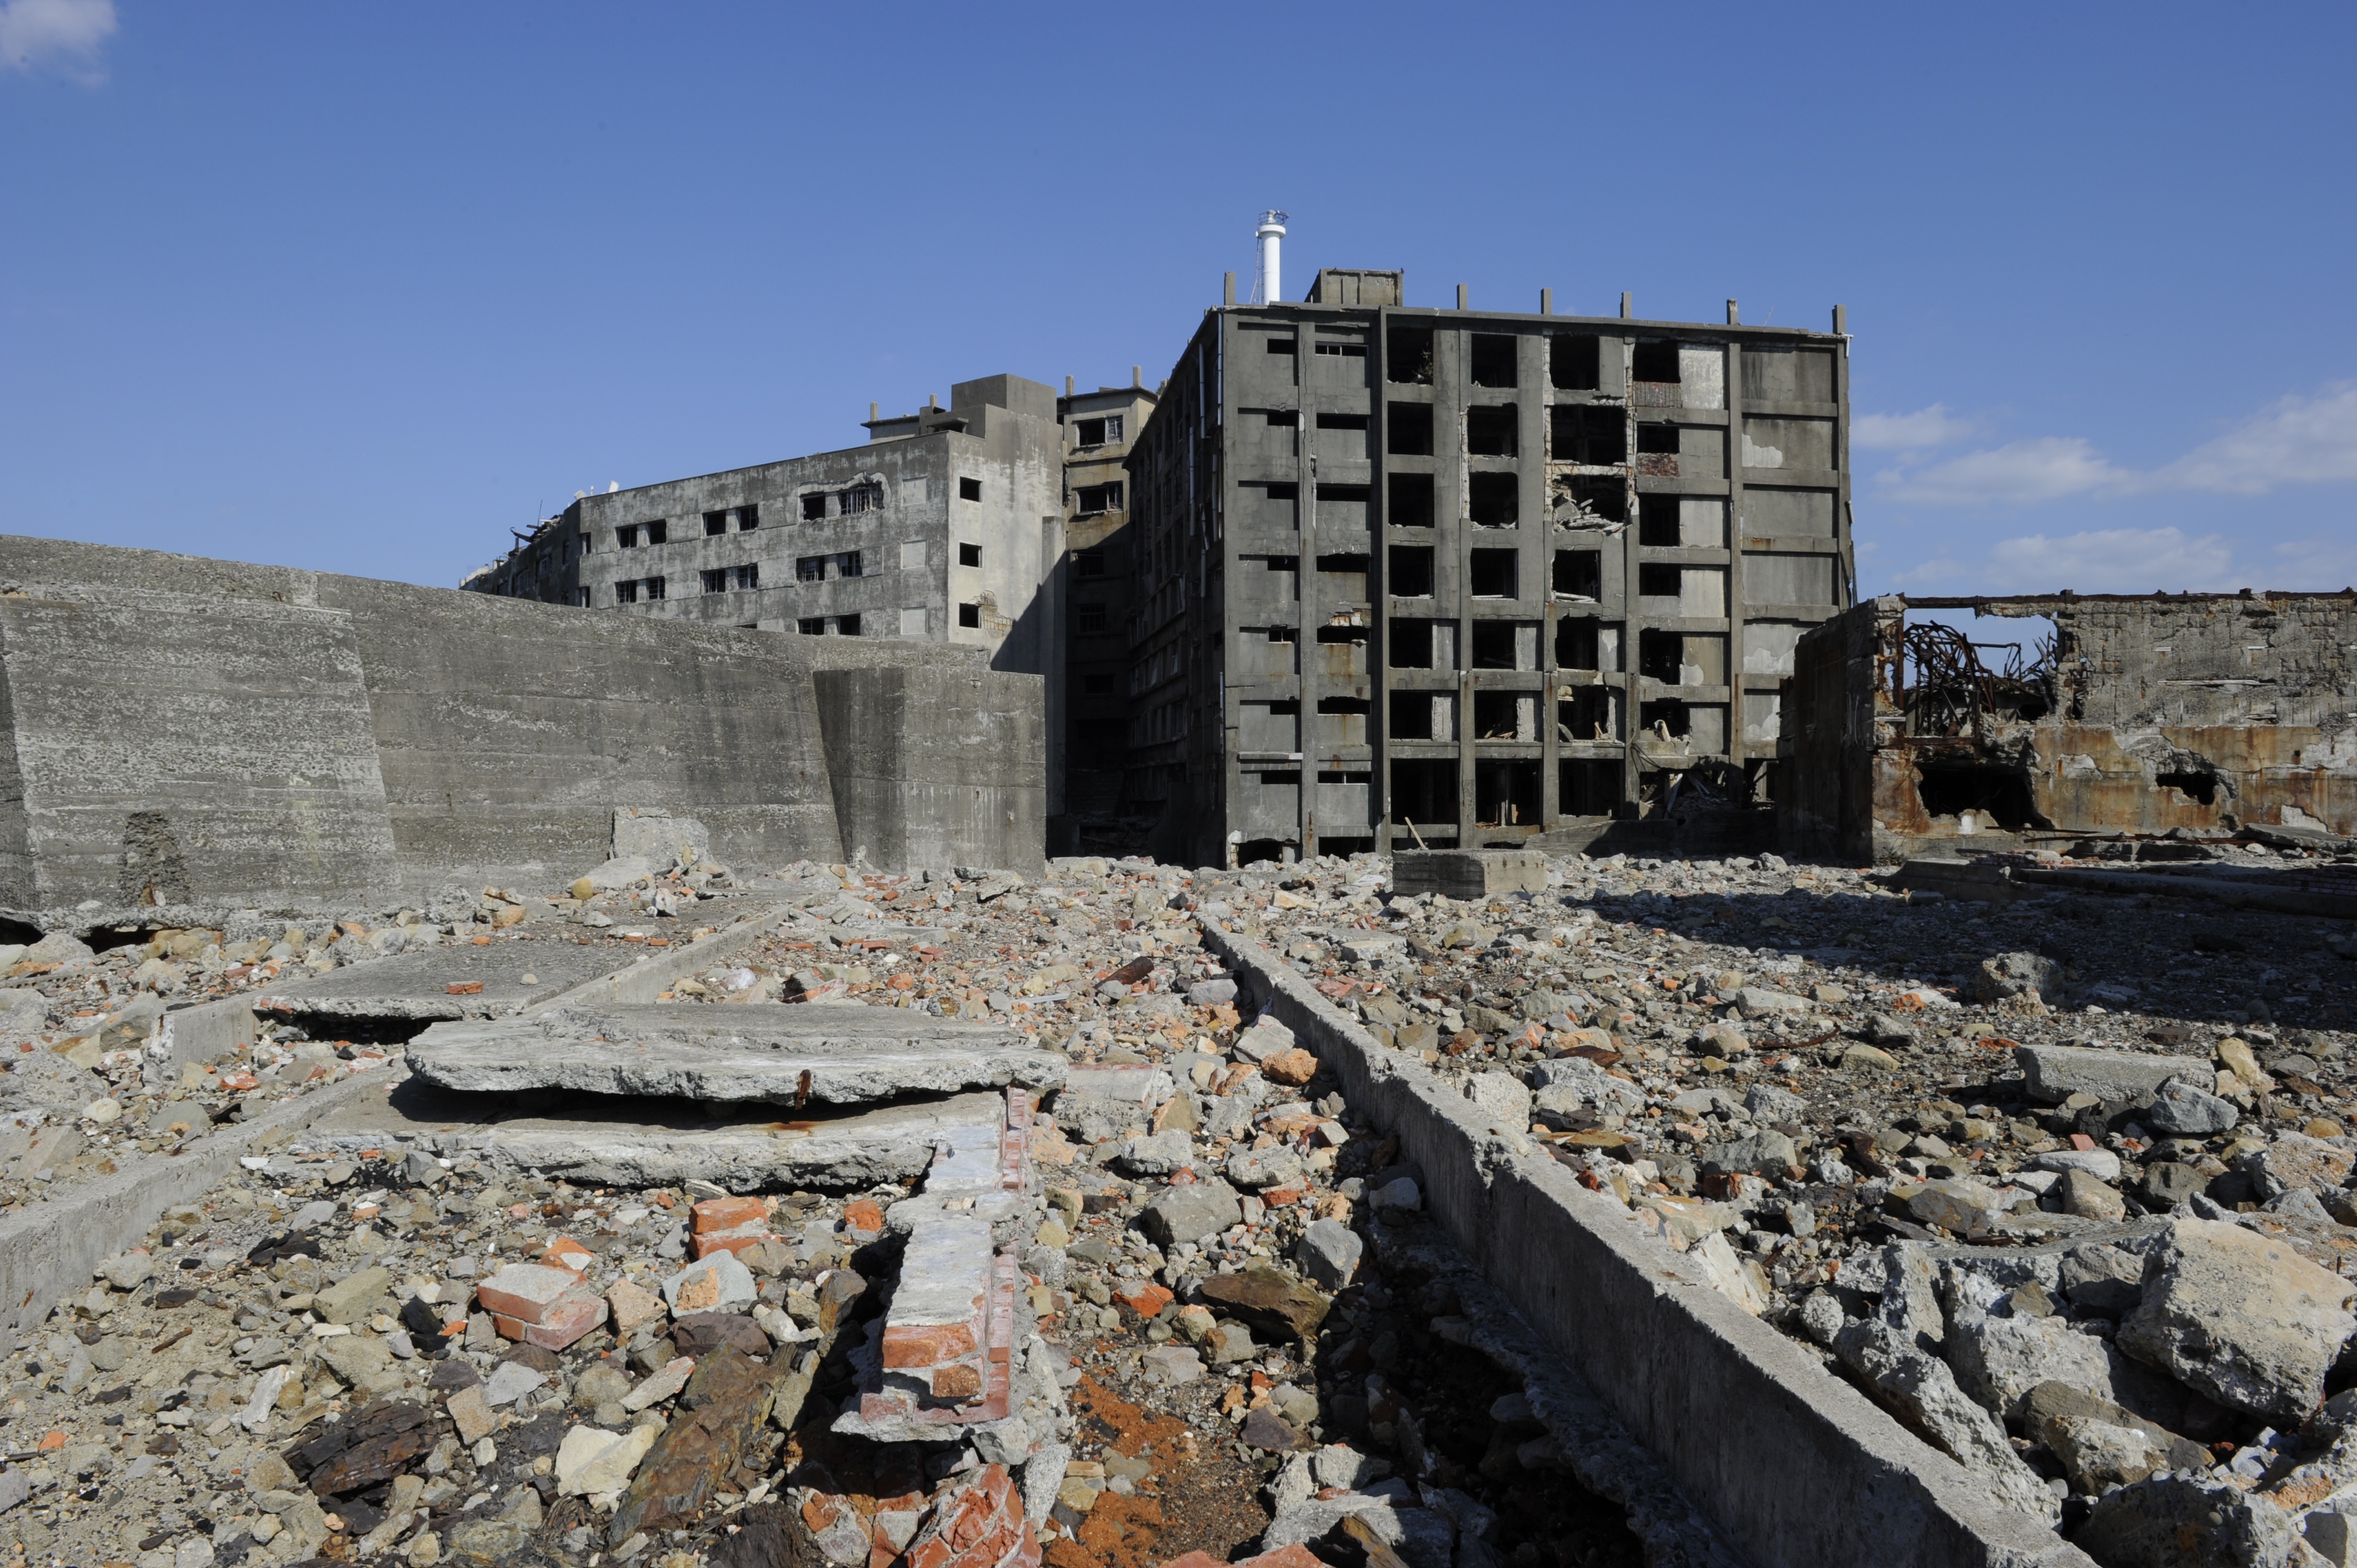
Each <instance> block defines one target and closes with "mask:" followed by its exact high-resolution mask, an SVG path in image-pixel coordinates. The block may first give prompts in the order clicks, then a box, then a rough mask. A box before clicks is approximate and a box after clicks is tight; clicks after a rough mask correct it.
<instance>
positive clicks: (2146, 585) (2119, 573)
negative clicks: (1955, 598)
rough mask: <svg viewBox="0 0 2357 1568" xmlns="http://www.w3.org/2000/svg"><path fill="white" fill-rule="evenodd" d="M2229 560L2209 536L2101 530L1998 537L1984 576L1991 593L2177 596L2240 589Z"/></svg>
mask: <svg viewBox="0 0 2357 1568" xmlns="http://www.w3.org/2000/svg"><path fill="white" fill-rule="evenodd" d="M2233 561H2234V553H2233V549H2232V548H2231V547H2229V546H2228V544H2227V543H2226V542H2225V540H2224V539H2223V538H2222V537H2221V536H2219V535H2218V534H2215V533H2205V534H2202V535H2201V536H2200V537H2198V538H2191V537H2188V536H2187V534H2186V533H2185V532H2184V530H2182V529H2177V528H2106V529H2100V530H2096V531H2093V532H2086V533H2067V534H2064V535H2062V536H2061V538H2059V539H2050V538H2048V537H2047V536H2046V535H2045V534H2042V533H2031V534H2025V535H2023V536H2021V537H2019V538H2016V539H2005V540H2000V541H1998V542H1997V543H1996V546H1995V547H1994V548H1992V549H1991V550H1990V551H1989V556H1988V568H1987V572H1986V576H1987V579H1988V581H1989V585H1990V586H1991V587H1992V588H1994V589H1996V591H1998V592H2021V593H2038V592H2043V591H2047V590H2050V589H2057V588H2072V589H2076V590H2077V591H2079V592H2081V593H2086V594H2149V593H2152V592H2155V591H2156V590H2159V589H2167V590H2169V592H2171V593H2176V592H2179V591H2182V590H2184V589H2187V588H2207V589H2218V588H2233V587H2239V586H2241V585H2242V584H2241V583H2239V582H2238V581H2236V580H2235V579H2234V564H2233Z"/></svg>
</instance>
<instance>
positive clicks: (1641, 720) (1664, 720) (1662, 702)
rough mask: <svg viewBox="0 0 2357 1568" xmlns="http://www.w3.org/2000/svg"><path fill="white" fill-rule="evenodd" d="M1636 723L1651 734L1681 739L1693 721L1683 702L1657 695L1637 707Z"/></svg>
mask: <svg viewBox="0 0 2357 1568" xmlns="http://www.w3.org/2000/svg"><path fill="white" fill-rule="evenodd" d="M1637 724H1638V726H1639V727H1640V728H1641V729H1644V730H1646V731H1648V732H1649V733H1651V734H1652V735H1655V736H1669V737H1670V738H1672V739H1673V740H1682V739H1684V737H1685V736H1687V735H1688V734H1689V733H1690V732H1691V731H1692V729H1693V725H1694V721H1693V717H1692V715H1691V714H1689V712H1688V711H1687V708H1686V705H1685V703H1683V702H1681V701H1679V700H1678V699H1677V698H1675V697H1658V698H1656V699H1654V700H1653V701H1652V702H1650V703H1644V704H1643V705H1641V707H1639V708H1638V710H1637Z"/></svg>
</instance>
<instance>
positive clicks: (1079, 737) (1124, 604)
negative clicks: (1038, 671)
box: [1049, 366, 1156, 849]
mask: <svg viewBox="0 0 2357 1568" xmlns="http://www.w3.org/2000/svg"><path fill="white" fill-rule="evenodd" d="M1142 368H1143V367H1136V366H1133V367H1132V368H1131V370H1130V377H1129V380H1130V384H1129V385H1127V386H1125V387H1099V388H1097V390H1096V391H1094V392H1079V391H1076V390H1075V389H1074V387H1073V385H1072V381H1071V378H1070V377H1066V378H1065V381H1064V396H1063V399H1062V401H1061V402H1060V403H1058V404H1057V412H1058V414H1059V416H1060V418H1061V419H1062V420H1063V423H1064V507H1065V512H1064V542H1065V546H1066V556H1065V563H1066V564H1065V571H1066V574H1067V579H1066V582H1065V584H1064V603H1065V615H1064V639H1065V640H1064V655H1065V663H1064V713H1065V715H1066V716H1065V726H1066V731H1065V750H1064V756H1065V758H1066V766H1067V774H1066V785H1065V797H1064V798H1065V801H1066V810H1067V811H1070V812H1071V818H1072V820H1071V821H1070V822H1059V823H1051V824H1050V826H1049V832H1050V835H1051V836H1060V837H1061V838H1062V839H1063V841H1064V842H1063V843H1062V844H1061V845H1060V847H1061V848H1071V849H1077V848H1078V847H1080V840H1079V837H1078V834H1079V832H1080V823H1081V821H1082V820H1092V821H1094V822H1109V821H1110V820H1111V819H1113V818H1114V817H1115V816H1117V815H1118V814H1119V812H1120V811H1121V806H1122V801H1121V786H1122V769H1123V766H1124V763H1125V758H1126V756H1127V750H1128V745H1129V690H1128V685H1129V607H1130V600H1129V588H1130V580H1131V575H1132V566H1131V561H1130V553H1129V530H1128V523H1129V474H1128V470H1127V468H1126V467H1125V464H1126V463H1127V461H1128V458H1129V448H1130V443H1131V442H1132V440H1134V439H1135V436H1136V435H1137V432H1138V430H1139V428H1140V427H1141V426H1143V425H1144V424H1145V423H1146V417H1147V416H1148V415H1149V414H1151V413H1153V412H1154V404H1155V402H1156V399H1155V394H1154V393H1153V392H1150V391H1148V390H1147V389H1146V387H1145V386H1143V385H1142V384H1140V371H1141V370H1142Z"/></svg>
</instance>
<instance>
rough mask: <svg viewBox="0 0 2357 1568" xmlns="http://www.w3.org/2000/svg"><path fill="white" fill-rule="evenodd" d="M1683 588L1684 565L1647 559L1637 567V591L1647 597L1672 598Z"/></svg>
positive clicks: (1681, 591) (1679, 593)
mask: <svg viewBox="0 0 2357 1568" xmlns="http://www.w3.org/2000/svg"><path fill="white" fill-rule="evenodd" d="M1684 590H1685V570H1684V567H1681V566H1675V565H1670V564H1663V563H1661V562H1657V561H1648V562H1645V563H1644V564H1641V565H1640V566H1639V567H1638V568H1637V593H1638V595H1639V596H1641V597H1643V598H1648V599H1674V598H1676V597H1678V596H1680V595H1681V594H1683V593H1684Z"/></svg>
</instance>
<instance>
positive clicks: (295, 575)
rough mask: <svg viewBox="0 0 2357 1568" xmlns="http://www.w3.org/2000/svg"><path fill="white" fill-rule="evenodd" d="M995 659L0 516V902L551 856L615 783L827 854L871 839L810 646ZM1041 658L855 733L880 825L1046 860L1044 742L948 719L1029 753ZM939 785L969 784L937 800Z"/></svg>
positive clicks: (363, 899) (527, 870) (586, 862)
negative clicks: (849, 822)
mask: <svg viewBox="0 0 2357 1568" xmlns="http://www.w3.org/2000/svg"><path fill="white" fill-rule="evenodd" d="M984 660H985V656H984V654H983V653H982V652H981V650H961V649H953V648H948V647H941V646H938V645H936V646H932V647H923V648H920V647H919V646H918V645H912V644H909V643H901V642H891V641H886V640H882V639H876V640H870V639H851V638H827V639H810V638H799V637H794V636H791V635H780V634H776V633H764V632H759V631H748V630H742V629H737V628H721V627H713V626H706V625H698V624H686V623H681V622H674V621H664V620H656V619H652V618H640V617H630V616H611V615H597V614H594V613H588V612H583V611H578V610H572V609H567V608H563V607H555V606H550V605H540V604H533V603H527V602H522V601H518V600H512V599H502V598H495V597H491V596H483V595H475V594H465V593H459V592H457V591H454V590H447V589H438V588H420V587H414V586H411V585H404V584H398V583H382V582H376V581H372V580H370V579H366V578H359V577H341V576H331V575H318V574H313V573H307V572H296V571H292V570H288V569H285V568H279V567H268V566H252V565H243V564H234V563H227V562H217V561H208V560H203V559H199V558H196V557H190V556H178V555H165V554H161V553H155V552H148V551H133V550H117V549H112V548H109V547H106V546H101V545H85V544H74V543H63V542H54V541H48V540H35V539H18V538H0V717H5V721H6V722H5V725H0V910H6V911H11V912H14V913H15V914H16V917H17V918H28V919H31V920H33V921H34V922H35V923H37V924H42V925H49V926H56V925H70V924H74V923H77V922H79V923H81V924H97V923H99V922H100V921H101V920H102V919H105V918H118V917H119V914H120V912H123V911H128V910H133V909H135V907H136V906H139V905H141V904H143V903H165V904H176V905H178V904H196V905H210V906H217V907H219V906H226V907H229V908H240V907H246V908H271V909H278V908H315V907H316V908H337V909H342V910H350V909H352V908H369V907H382V906H387V905H391V904H393V903H396V902H399V901H401V900H403V899H404V898H410V897H415V896H417V895H418V894H420V893H422V892H425V891H428V890H430V889H432V888H434V887H436V886H440V885H441V884H442V883H443V882H445V881H448V880H452V879H456V880H459V881H464V882H469V883H475V884H478V885H479V883H481V882H483V881H516V882H521V883H523V884H525V885H527V886H536V885H540V884H543V883H546V882H548V881H552V880H559V879H569V878H570V877H571V876H573V875H576V874H577V873H578V872H580V871H582V870H584V869H587V867H588V866H591V865H596V864H597V863H598V862H599V861H602V860H603V859H605V858H606V855H607V853H608V835H609V832H610V824H611V818H612V812H613V811H614V809H615V808H616V807H617V806H653V807H662V808H667V809H669V810H671V811H675V812H680V813H683V814H690V815H694V816H696V817H698V818H701V819H702V820H703V821H704V822H706V823H707V824H709V826H710V827H711V829H712V831H713V847H714V850H715V853H716V854H719V855H720V856H721V857H722V858H723V859H725V860H726V861H727V862H729V863H730V864H732V865H737V866H739V867H740V868H753V867H762V866H767V865H776V864H778V863H780V862H782V861H787V860H791V859H794V858H797V857H799V856H804V855H807V856H810V857H812V858H814V859H823V860H834V859H837V858H840V856H841V855H842V854H844V853H845V850H846V849H847V848H848V847H851V846H849V845H847V844H846V843H845V839H844V837H843V835H842V834H841V833H840V832H838V831H837V826H836V816H835V811H836V790H835V789H834V781H833V780H832V779H831V778H830V776H829V767H828V757H829V746H828V745H827V743H826V740H825V737H823V735H822V727H823V721H822V717H821V712H820V703H819V700H818V696H817V693H816V690H815V688H814V686H813V680H812V676H813V671H814V670H816V669H819V668H822V667H825V668H845V669H856V668H861V667H867V666H875V665H878V664H885V663H891V664H904V663H911V662H913V663H914V664H915V665H916V666H917V667H918V668H919V669H920V670H923V671H931V672H935V673H936V674H938V675H940V676H942V677H947V676H948V675H950V674H951V673H952V672H956V673H959V674H968V675H975V676H978V675H980V674H982V673H985V669H984ZM1040 689H1041V682H1040V681H1039V678H1038V677H1036V676H1018V675H1002V676H996V677H995V678H994V683H993V684H992V685H991V686H990V687H989V690H988V692H987V693H985V692H984V690H983V688H982V687H980V686H978V685H973V684H960V683H959V682H957V681H954V680H949V679H942V680H940V681H939V682H937V684H936V685H935V686H934V687H932V688H930V689H929V690H928V692H927V694H926V699H925V701H926V711H925V712H924V713H923V714H922V720H921V722H922V725H923V726H924V727H926V728H927V729H928V730H929V731H932V732H937V734H938V736H939V737H940V744H915V743H908V742H899V741H889V745H890V746H891V749H890V753H889V756H890V760H889V761H888V762H886V763H883V764H880V765H873V764H870V763H869V762H867V761H866V753H865V751H864V750H863V746H864V745H865V742H863V741H861V740H859V739H856V738H851V737H846V738H845V739H844V740H843V741H842V742H841V743H840V744H839V745H838V746H836V747H835V748H834V749H835V751H836V752H837V753H839V754H840V755H841V756H842V757H844V758H845V760H846V762H847V763H848V764H849V765H851V766H853V767H854V768H857V769H860V770H861V775H862V777H863V778H873V779H875V780H877V784H876V785H875V786H873V787H871V788H868V789H866V792H865V793H862V794H861V795H860V796H859V799H860V800H861V801H862V808H861V809H862V811H863V812H864V813H866V814H865V815H864V816H863V818H862V822H863V825H866V824H870V823H874V824H880V825H879V826H877V829H876V836H875V839H874V842H871V843H869V844H868V853H869V855H870V858H871V859H874V860H875V861H876V862H877V864H879V865H898V864H901V863H900V862H899V861H898V860H896V859H893V858H888V856H890V855H891V854H893V851H892V850H891V849H890V848H889V847H888V846H889V845H892V844H895V843H914V844H921V845H923V846H924V847H925V851H926V854H928V855H934V854H938V855H940V856H942V861H941V862H940V863H946V862H947V861H948V860H955V861H958V862H962V863H969V864H994V865H995V864H1037V862H1038V860H1039V854H1040V848H1039V846H1040V843H1041V833H1042V829H1041V822H1042V818H1043V812H1044V805H1045V797H1044V791H1043V789H1042V788H1041V779H1040V777H1039V770H1038V768H1036V766H1034V767H1032V768H1030V769H1029V771H1028V772H1026V770H1025V769H1024V768H1022V767H1020V766H1011V765H1010V766H1000V765H997V764H993V765H991V766H983V765H981V764H979V763H976V762H974V761H973V760H972V759H971V758H968V757H965V756H964V754H963V752H961V750H960V749H959V747H958V746H955V745H952V744H948V743H949V742H950V741H951V740H952V739H953V738H954V737H960V736H995V737H1000V738H1001V739H1003V740H1004V741H1005V743H1006V744H1008V745H1012V746H1016V747H1017V755H1019V756H1032V757H1036V755H1037V749H1038V747H1037V740H1038V736H1037V733H1036V732H1037V730H1038V726H1039V722H1040V720H1039V714H1040V709H1041V698H1040ZM985 698H986V700H985ZM845 722H855V721H852V720H846V721H845ZM856 722H863V723H864V722H865V721H864V720H859V721H856ZM1026 725H1028V726H1029V728H1028V730H1027V729H1026V728H1025V726H1026ZM1027 747H1028V749H1026V748H1027ZM936 765H938V766H940V767H942V768H944V769H946V770H947V771H945V772H944V773H943V774H942V775H941V776H940V777H938V778H933V779H924V778H920V779H911V780H905V782H908V783H910V784H912V785H913V786H914V788H913V789H908V790H903V791H901V792H899V793H897V794H895V793H893V792H892V791H891V790H889V789H885V788H884V787H883V786H884V784H885V783H886V782H888V781H891V780H894V779H899V778H900V775H899V774H898V773H896V772H894V771H893V770H894V769H896V768H924V767H931V766H936ZM936 784H937V785H939V786H941V787H942V788H943V789H948V788H949V787H950V786H951V785H952V784H954V786H955V787H956V790H957V791H962V793H958V794H957V799H958V800H960V801H961V802H964V803H963V804H961V805H960V806H959V807H958V809H957V810H955V811H942V812H941V813H939V814H935V815H924V814H922V811H921V810H920V808H922V806H923V802H924V801H925V799H926V793H925V792H926V789H927V788H928V787H930V786H932V785H936ZM977 791H979V793H977ZM985 803H986V804H985ZM910 811H918V812H919V814H918V815H917V816H915V817H911V816H910V815H909V812H910ZM912 824H913V825H912ZM985 828H986V831H985ZM887 830H888V831H887ZM1027 833H1028V852H1027V849H1026V841H1024V840H1023V839H1022V838H1021V836H1020V835H1023V834H1027ZM935 863H936V862H935V861H933V860H931V859H929V860H927V861H925V862H922V864H935ZM151 889H152V891H151Z"/></svg>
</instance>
